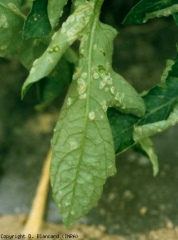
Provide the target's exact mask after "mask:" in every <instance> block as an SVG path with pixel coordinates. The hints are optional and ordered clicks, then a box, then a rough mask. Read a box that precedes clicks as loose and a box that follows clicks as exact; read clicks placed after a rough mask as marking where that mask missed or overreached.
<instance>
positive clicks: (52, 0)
mask: <svg viewBox="0 0 178 240" xmlns="http://www.w3.org/2000/svg"><path fill="white" fill-rule="evenodd" d="M66 3H67V0H60V1H59V0H48V16H49V21H50V23H51V27H52V29H54V28H55V27H56V26H57V25H58V22H59V19H60V17H61V16H62V14H63V8H64V6H65V5H66Z"/></svg>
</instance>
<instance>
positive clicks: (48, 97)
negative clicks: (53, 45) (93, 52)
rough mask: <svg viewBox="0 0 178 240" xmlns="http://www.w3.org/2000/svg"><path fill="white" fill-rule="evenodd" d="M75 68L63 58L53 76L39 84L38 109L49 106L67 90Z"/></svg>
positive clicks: (52, 73)
mask: <svg viewBox="0 0 178 240" xmlns="http://www.w3.org/2000/svg"><path fill="white" fill-rule="evenodd" d="M73 69H74V66H73V65H72V64H71V63H69V62H68V61H67V60H66V58H65V57H62V58H61V59H60V61H59V63H58V64H57V66H56V67H55V68H54V70H53V71H52V72H51V74H50V75H49V76H48V77H46V78H44V79H43V80H42V81H40V82H39V86H38V92H39V94H38V95H39V100H40V104H39V105H37V108H38V109H39V108H41V107H43V106H46V105H48V104H49V103H51V101H53V100H54V99H55V98H56V97H58V96H59V95H61V93H62V92H63V91H64V90H65V89H66V88H67V86H68V85H69V84H70V82H71V80H72V74H73Z"/></svg>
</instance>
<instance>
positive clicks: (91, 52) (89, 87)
mask: <svg viewBox="0 0 178 240" xmlns="http://www.w3.org/2000/svg"><path fill="white" fill-rule="evenodd" d="M97 22H98V14H96V15H95V16H94V20H93V21H91V23H90V26H92V27H91V33H90V36H89V38H88V39H89V40H88V41H89V54H88V58H87V63H88V69H87V83H88V85H87V98H86V111H85V123H84V125H83V126H84V131H83V135H82V140H81V145H80V148H81V151H80V156H79V160H78V164H77V166H76V169H77V171H76V174H75V178H74V186H73V190H72V197H71V204H70V208H69V215H68V219H69V218H70V215H71V207H72V206H73V201H74V193H75V189H76V183H77V178H78V174H79V169H80V165H81V162H82V156H83V152H84V146H85V141H86V135H87V125H88V122H89V117H88V116H89V111H90V94H91V69H92V55H93V51H92V47H93V43H94V38H95V37H94V35H95V30H96V25H97ZM68 222H69V220H68Z"/></svg>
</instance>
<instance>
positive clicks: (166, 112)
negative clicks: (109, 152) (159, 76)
mask: <svg viewBox="0 0 178 240" xmlns="http://www.w3.org/2000/svg"><path fill="white" fill-rule="evenodd" d="M167 68H168V69H169V70H166V72H167V74H166V73H165V71H164V77H163V80H164V83H163V82H162V83H161V84H159V85H158V86H156V87H154V88H153V89H151V90H150V91H148V93H147V94H146V95H145V96H143V100H144V102H145V106H146V114H145V116H144V117H143V118H138V117H136V116H132V115H125V114H123V113H121V112H118V111H117V110H115V109H112V108H111V109H109V110H108V118H109V121H110V125H111V127H112V132H113V136H114V143H115V152H116V153H120V152H122V151H125V150H126V149H127V148H129V147H130V146H132V145H133V144H135V143H136V142H135V140H136V139H134V138H133V131H134V128H136V127H137V126H138V127H140V126H150V127H151V126H152V127H154V126H155V127H154V129H155V131H152V133H151V131H150V130H148V132H149V133H151V134H150V135H149V134H144V133H143V132H142V134H141V135H142V139H144V138H146V137H148V136H151V135H153V134H155V133H157V132H160V131H163V130H164V129H166V128H168V127H170V126H171V125H172V124H173V123H174V121H176V120H175V119H173V120H170V119H169V117H171V116H172V115H171V114H172V111H173V110H174V108H175V106H176V104H177V101H178V75H177V72H178V58H177V57H176V59H175V61H174V64H172V61H171V62H170V65H169V66H168V67H167ZM166 76H167V78H166ZM165 78H166V79H165ZM173 115H174V112H173ZM171 119H172V117H171ZM148 124H149V125H148ZM156 124H157V125H156ZM147 129H148V128H147ZM140 131H142V130H140ZM138 140H141V138H139V139H137V141H138Z"/></svg>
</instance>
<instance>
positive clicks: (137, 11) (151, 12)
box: [123, 0, 178, 24]
mask: <svg viewBox="0 0 178 240" xmlns="http://www.w3.org/2000/svg"><path fill="white" fill-rule="evenodd" d="M177 12H178V3H177V1H175V0H141V1H140V2H139V3H138V4H137V5H135V6H134V7H133V8H132V10H131V11H130V12H129V13H128V14H127V16H126V17H125V19H124V21H123V23H124V24H134V23H136V24H141V23H145V22H147V21H148V20H149V19H151V18H155V17H167V16H169V15H171V14H173V15H174V14H176V13H177ZM175 16H176V15H175Z"/></svg>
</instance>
